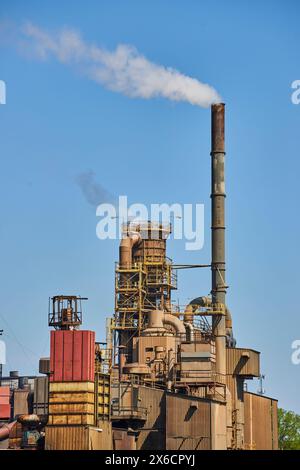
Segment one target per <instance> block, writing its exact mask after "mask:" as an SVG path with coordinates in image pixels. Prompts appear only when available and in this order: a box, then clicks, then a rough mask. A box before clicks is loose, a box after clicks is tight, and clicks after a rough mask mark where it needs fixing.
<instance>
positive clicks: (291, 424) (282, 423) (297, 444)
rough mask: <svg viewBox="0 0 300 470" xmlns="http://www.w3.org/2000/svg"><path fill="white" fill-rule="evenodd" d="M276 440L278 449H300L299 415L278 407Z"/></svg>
mask: <svg viewBox="0 0 300 470" xmlns="http://www.w3.org/2000/svg"><path fill="white" fill-rule="evenodd" d="M278 441H279V449H282V450H296V449H300V415H297V414H296V413H294V412H293V411H286V410H283V409H282V408H279V409H278Z"/></svg>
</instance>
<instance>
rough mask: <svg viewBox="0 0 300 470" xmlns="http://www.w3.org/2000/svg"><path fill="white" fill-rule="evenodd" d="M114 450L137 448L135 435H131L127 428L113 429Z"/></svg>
mask: <svg viewBox="0 0 300 470" xmlns="http://www.w3.org/2000/svg"><path fill="white" fill-rule="evenodd" d="M113 448H114V450H136V442H135V436H133V435H129V434H128V432H127V431H125V430H121V429H118V430H114V431H113Z"/></svg>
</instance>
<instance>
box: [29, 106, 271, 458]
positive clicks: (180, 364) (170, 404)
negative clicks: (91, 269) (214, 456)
mask: <svg viewBox="0 0 300 470" xmlns="http://www.w3.org/2000/svg"><path fill="white" fill-rule="evenodd" d="M224 111H225V106H224V104H222V103H219V104H214V105H213V106H212V109H211V118H212V121H211V123H212V134H211V136H212V139H211V218H212V223H211V262H210V263H209V264H208V265H192V266H190V267H197V268H201V267H210V269H211V279H212V281H211V295H210V296H202V295H201V293H199V292H196V293H195V298H194V299H193V300H192V301H191V302H190V303H189V304H188V305H186V306H185V307H184V308H183V309H180V308H179V307H176V306H174V304H173V303H172V291H173V290H175V289H176V288H177V269H179V268H188V267H189V266H187V265H175V264H173V262H172V260H170V259H169V258H168V257H167V252H166V248H167V247H166V245H167V238H168V236H169V235H170V233H171V229H172V228H171V226H170V224H164V223H158V222H157V223H154V222H153V221H140V222H135V223H132V222H129V223H127V224H125V226H124V227H123V238H122V240H121V243H120V251H119V261H118V263H117V264H116V270H115V312H114V315H113V317H112V318H109V319H108V320H107V324H106V330H107V340H106V344H100V343H95V334H94V332H92V331H83V330H80V326H81V323H82V316H81V307H80V302H81V300H82V299H81V298H80V297H76V296H56V297H54V298H53V299H52V304H51V303H50V308H49V325H50V326H52V327H54V329H55V330H54V331H51V347H50V361H47V360H46V359H43V361H42V363H41V365H42V369H41V371H44V373H45V374H46V375H47V377H48V379H49V385H48V387H49V389H48V402H49V404H48V403H47V406H44V405H43V404H40V403H36V405H35V409H36V410H39V409H40V410H42V413H43V414H44V413H45V410H48V421H47V425H46V430H45V448H46V449H49V450H50V449H112V448H113V449H115V450H118V449H131V450H139V449H150V450H158V449H167V450H204V449H276V448H277V400H274V399H272V398H268V397H265V396H261V395H256V394H253V393H249V392H247V391H246V390H245V386H244V384H245V381H246V380H248V379H252V378H254V377H259V376H260V366H259V363H260V361H259V355H260V353H259V352H257V351H255V350H253V349H249V348H241V347H237V345H236V340H235V338H234V335H233V328H232V318H231V313H230V311H229V309H228V307H227V304H226V290H227V285H226V265H225V197H226V195H225V143H224V142H225V140H224ZM45 383H46V382H43V384H40V385H39V387H41V386H42V387H44V384H45ZM47 383H48V382H47ZM36 384H37V385H38V384H39V381H38V380H37V381H36ZM42 390H44V388H42ZM35 396H38V393H35ZM48 405H49V406H48Z"/></svg>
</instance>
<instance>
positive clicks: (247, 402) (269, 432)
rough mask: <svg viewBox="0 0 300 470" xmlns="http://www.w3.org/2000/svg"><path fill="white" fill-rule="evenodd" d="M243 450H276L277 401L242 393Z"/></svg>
mask: <svg viewBox="0 0 300 470" xmlns="http://www.w3.org/2000/svg"><path fill="white" fill-rule="evenodd" d="M244 408H245V449H250V450H275V449H278V424H277V400H274V399H272V398H268V397H263V396H261V395H256V394H255V393H250V392H245V393H244Z"/></svg>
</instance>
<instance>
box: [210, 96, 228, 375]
mask: <svg viewBox="0 0 300 470" xmlns="http://www.w3.org/2000/svg"><path fill="white" fill-rule="evenodd" d="M224 114H225V105H224V104H223V103H218V104H213V105H212V107H211V218H212V221H211V222H212V225H211V237H212V240H211V250H212V261H211V273H212V290H211V294H212V301H213V303H222V304H223V305H224V306H225V295H226V282H225V197H226V195H225V168H224V162H225V139H224ZM212 327H213V334H214V335H215V337H216V371H217V374H218V380H220V381H221V382H224V383H225V381H226V325H225V316H224V315H223V316H221V315H220V316H217V317H213V322H212Z"/></svg>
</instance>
